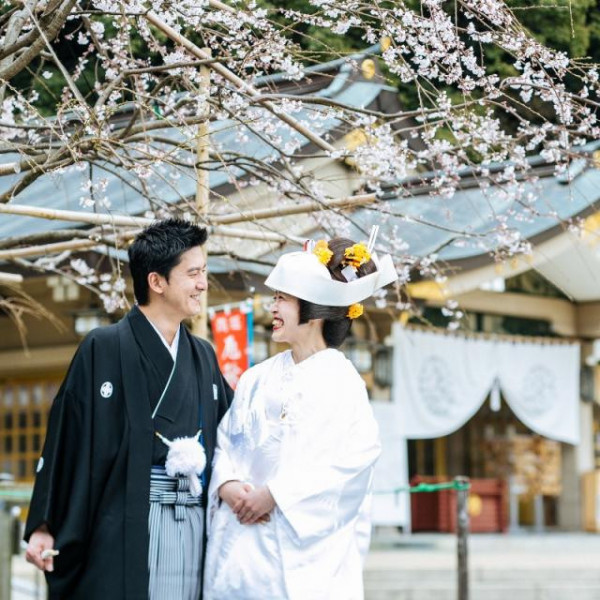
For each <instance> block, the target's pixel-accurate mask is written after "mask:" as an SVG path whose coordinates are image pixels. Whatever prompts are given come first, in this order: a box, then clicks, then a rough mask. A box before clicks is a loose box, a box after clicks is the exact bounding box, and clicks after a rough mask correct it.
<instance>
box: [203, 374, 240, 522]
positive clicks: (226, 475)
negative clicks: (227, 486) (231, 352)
mask: <svg viewBox="0 0 600 600" xmlns="http://www.w3.org/2000/svg"><path fill="white" fill-rule="evenodd" d="M245 375H246V374H244V375H242V377H241V378H240V380H239V382H238V386H237V388H236V391H235V396H234V398H233V402H232V404H231V406H230V407H229V410H228V411H227V412H226V413H225V416H224V417H223V418H222V419H221V422H220V423H219V427H218V428H217V444H216V447H215V456H214V458H213V464H212V476H211V481H210V487H209V491H208V508H209V510H208V518H209V521H210V519H211V517H212V515H213V514H214V511H215V510H216V508H217V507H218V505H219V488H220V487H221V486H222V485H223V484H224V483H226V482H227V481H238V480H241V475H240V473H239V471H238V469H237V468H236V466H235V462H234V459H233V456H232V454H233V453H232V443H231V418H232V414H233V413H234V412H235V411H236V410H237V409H238V408H239V404H240V398H242V397H243V396H244V393H245V392H244V390H245V389H246V382H247V380H248V378H247V376H245Z"/></svg>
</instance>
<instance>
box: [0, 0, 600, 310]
mask: <svg viewBox="0 0 600 600" xmlns="http://www.w3.org/2000/svg"><path fill="white" fill-rule="evenodd" d="M0 6H1V12H0V38H1V40H2V43H1V45H0V84H1V87H0V102H1V110H2V114H1V116H0V135H1V139H2V142H1V143H0V149H1V155H0V156H1V162H0V182H1V183H2V185H0V208H2V209H3V212H9V213H10V212H13V213H14V212H16V210H17V208H16V207H17V206H20V205H21V203H22V198H23V197H25V196H26V194H27V190H28V189H32V186H34V185H35V183H36V181H38V180H39V179H40V178H43V177H54V178H60V177H62V176H64V175H65V174H68V173H72V172H79V173H81V185H80V189H79V192H80V198H79V204H80V209H81V212H80V216H79V217H73V219H72V220H73V222H74V225H73V228H66V229H58V230H50V231H43V232H40V233H36V234H32V235H26V236H25V235H18V236H14V237H11V238H10V239H5V240H3V241H1V242H0V260H3V261H8V262H9V263H10V262H12V263H16V264H17V265H18V266H19V267H20V268H23V269H37V270H39V271H43V272H60V273H63V274H67V275H68V276H69V277H72V278H74V279H75V280H77V281H78V282H80V283H81V284H82V285H88V286H91V287H92V288H93V289H94V290H96V292H97V293H98V294H99V295H100V296H101V298H102V299H103V301H104V302H105V306H106V307H107V309H108V310H115V309H117V308H119V307H123V306H124V296H123V293H124V289H125V286H124V283H123V278H122V277H121V274H120V271H119V266H118V263H117V264H116V266H115V269H114V272H113V273H112V274H106V273H105V274H104V275H100V274H99V273H97V272H95V270H94V269H92V268H91V267H90V266H88V265H87V264H86V263H84V262H82V260H81V258H78V257H77V256H76V253H77V252H78V251H81V250H83V249H86V248H92V247H95V246H97V245H99V244H106V245H109V246H114V247H117V248H119V247H123V245H124V244H126V242H127V240H128V239H130V238H131V237H132V236H133V235H134V234H135V232H136V230H137V229H139V227H140V226H142V225H143V224H144V223H146V222H147V221H146V220H145V219H152V218H155V217H161V216H164V215H167V214H177V215H184V216H185V217H186V218H193V219H196V220H198V221H199V222H202V223H204V224H206V225H207V226H209V227H211V228H212V230H213V233H214V236H215V237H214V240H215V241H214V243H213V244H212V245H211V246H210V248H209V251H210V252H212V253H215V254H223V255H229V256H231V257H233V258H239V257H240V255H241V254H243V253H244V252H245V251H246V250H245V249H244V247H243V246H240V239H242V238H244V237H247V238H248V239H250V240H252V242H251V243H253V244H254V245H255V246H256V248H257V250H256V252H255V253H254V255H253V257H254V258H255V259H258V258H259V257H260V251H259V250H262V251H266V249H268V248H269V247H270V245H271V246H272V245H273V244H278V243H282V242H284V241H285V240H286V239H290V240H292V241H293V240H295V239H296V237H295V236H294V235H293V233H291V234H290V233H288V234H285V233H284V234H282V233H281V232H277V231H274V230H273V224H272V221H269V220H268V219H267V218H266V217H271V218H272V217H273V216H276V214H278V213H277V211H279V214H285V211H286V210H287V211H288V214H294V213H296V214H297V213H306V214H308V215H312V216H311V217H310V218H313V219H314V220H315V222H317V223H319V225H321V226H322V227H325V228H329V229H331V230H332V231H336V232H340V231H343V228H344V223H346V222H349V221H350V220H351V219H352V214H353V213H352V211H353V208H354V207H356V206H357V205H363V204H364V205H367V204H368V205H369V207H370V209H371V210H374V211H378V212H379V213H380V218H381V220H382V221H383V222H385V221H388V220H392V221H393V220H397V221H398V222H399V223H401V222H402V219H403V218H405V216H404V215H402V214H398V213H393V212H391V211H390V210H389V208H388V207H387V206H386V200H385V198H386V195H389V194H390V193H393V194H396V195H397V196H402V195H403V194H404V193H405V185H404V184H403V181H405V180H406V178H407V177H409V176H413V177H414V176H419V173H425V172H427V173H428V175H427V182H428V185H429V186H430V190H431V191H430V194H431V195H432V196H433V197H434V198H435V197H439V198H442V199H446V200H448V199H451V198H452V196H453V194H454V193H455V191H456V189H457V186H458V184H459V182H460V178H461V173H462V172H464V171H465V170H469V172H470V173H471V174H472V175H473V176H474V177H476V178H477V180H478V181H479V184H480V185H481V186H482V188H484V189H485V188H488V187H489V186H499V187H501V188H503V189H505V190H506V193H507V194H509V195H510V201H511V203H512V204H511V207H512V208H511V209H510V210H511V211H513V212H514V213H517V212H519V213H522V214H523V215H524V218H527V215H528V211H531V210H532V209H531V198H529V197H528V196H527V194H526V193H525V192H524V187H523V185H522V182H523V181H531V180H532V178H534V174H533V173H532V166H531V161H529V160H528V157H529V156H530V155H532V154H537V155H540V156H541V157H542V158H543V159H544V160H546V161H547V162H548V163H550V164H552V165H554V169H555V172H556V174H562V175H565V176H567V177H568V175H569V170H570V168H571V165H572V163H573V160H574V159H576V158H577V157H578V156H579V155H580V154H581V147H582V146H583V145H584V144H585V143H586V142H588V141H590V140H595V139H597V138H598V137H599V132H600V130H599V128H598V123H597V116H596V115H597V108H598V91H599V84H598V70H597V67H596V65H594V64H591V63H589V62H587V61H586V60H584V59H580V58H577V57H570V56H568V55H567V54H566V53H565V52H561V51H557V50H554V49H552V48H549V47H547V46H545V45H543V44H542V43H541V42H539V41H538V40H537V39H536V38H535V37H534V36H532V35H531V34H530V33H529V32H528V30H527V29H526V28H525V27H524V26H523V25H522V24H521V22H520V21H519V18H518V11H514V10H511V9H510V8H509V6H508V5H507V3H506V2H504V1H501V0H454V1H452V2H443V1H441V0H422V1H421V2H403V1H400V0H395V1H381V0H369V2H363V1H358V0H344V1H342V0H308V1H307V2H306V3H305V4H299V5H298V6H295V7H294V8H286V7H285V6H283V7H277V6H275V5H274V4H260V3H258V2H256V1H245V0H244V1H242V0H228V3H223V2H221V1H220V0H204V1H198V0H172V1H160V0H149V1H146V2H143V1H140V0H120V1H116V0H88V1H84V0H22V1H20V2H8V1H4V2H2V3H0ZM307 25H310V26H311V31H312V32H315V31H318V32H324V33H326V36H324V37H323V39H326V40H329V42H331V40H340V44H337V43H330V44H328V43H321V44H320V46H319V52H318V58H319V60H320V61H325V60H327V59H335V58H340V57H342V58H345V60H346V62H347V64H348V65H349V67H350V68H351V67H352V65H353V64H356V63H357V60H358V59H357V58H356V56H355V55H340V52H339V48H340V47H343V43H341V42H343V40H345V39H346V38H348V37H351V38H352V40H353V45H354V47H356V48H358V49H360V48H361V46H362V48H365V49H366V48H368V47H373V46H374V45H377V44H379V47H378V53H377V54H378V59H377V60H378V61H379V64H380V66H381V69H382V71H383V72H384V73H385V74H386V76H387V77H389V79H390V82H392V83H393V84H394V85H397V86H400V87H403V88H410V90H411V92H412V95H413V97H414V98H416V102H415V104H414V106H409V107H405V109H403V110H401V111H397V112H394V113H386V112H382V111H375V110H367V109H365V108H362V107H357V106H349V105H344V104H341V103H339V102H336V101H333V100H328V99H327V98H326V97H322V96H319V97H316V96H311V95H310V94H308V95H307V94H306V93H303V94H300V93H296V92H295V91H294V86H293V85H292V84H293V83H294V82H302V81H306V79H307V77H308V78H310V76H311V75H310V73H308V74H307V68H308V67H309V66H310V65H311V64H312V63H314V56H315V54H314V47H315V45H314V44H312V46H311V45H310V44H306V43H303V42H304V41H305V40H303V39H302V35H303V34H302V33H301V32H302V31H305V30H306V26H307ZM335 48H338V50H335ZM491 56H493V60H492V59H491V58H490V57H491ZM498 57H501V60H502V61H503V65H504V68H503V69H502V70H501V71H502V72H499V71H498V70H497V69H495V66H497V64H498ZM273 74H280V75H279V76H278V79H277V78H271V79H269V78H268V77H267V76H270V75H273ZM266 77H267V78H266ZM265 78H266V79H265ZM275 81H279V82H281V81H283V82H288V83H289V84H290V85H287V86H281V85H277V84H275V83H274V82H275ZM331 119H335V120H336V122H339V124H340V125H339V127H340V129H341V130H342V131H346V132H352V131H354V132H356V131H359V132H361V136H360V143H358V144H355V145H353V147H347V146H344V145H343V144H342V145H340V144H336V143H334V141H333V140H332V139H330V138H329V137H328V132H327V128H326V123H327V122H328V121H329V120H331ZM209 122H210V123H212V124H215V123H219V122H223V123H228V124H230V127H231V129H232V135H233V136H235V144H234V146H235V151H233V150H232V148H231V146H228V147H224V146H222V145H220V143H219V140H218V137H217V136H214V135H213V134H212V130H213V128H212V127H210V128H209V127H208V123H209ZM209 129H210V130H211V133H209ZM250 137H252V138H253V139H260V140H261V142H262V143H263V144H264V145H265V146H266V147H268V148H269V152H267V153H263V154H261V155H256V154H252V153H248V152H245V148H246V146H247V142H248V139H249V138H250ZM413 141H415V142H417V141H418V143H412V142H413ZM307 142H310V150H305V149H303V148H304V147H305V145H306V143H307ZM307 159H315V160H316V159H323V160H330V161H339V162H344V164H348V163H350V164H352V166H353V169H354V177H355V180H354V181H355V191H356V194H357V196H356V198H354V200H352V199H348V198H344V199H342V200H340V199H339V198H335V197H334V196H333V195H332V194H331V193H330V188H328V186H327V185H325V184H324V182H323V181H322V180H321V179H320V178H319V175H318V172H317V171H311V170H310V169H307V168H306V166H305V164H306V160H307ZM498 163H501V164H502V165H504V166H503V167H502V168H500V169H498V168H494V169H492V168H491V166H492V165H495V164H498ZM94 169H101V170H102V172H103V173H110V174H111V177H114V178H116V179H119V180H120V181H121V182H122V185H123V186H125V187H127V188H129V189H131V190H134V191H135V192H136V193H139V194H141V195H143V196H144V197H145V198H146V199H147V201H148V202H149V204H150V209H149V210H148V211H145V213H144V214H142V215H133V214H126V213H125V214H124V213H122V212H121V213H119V214H116V213H115V212H114V211H113V210H112V202H113V200H112V198H111V193H109V189H110V186H109V182H108V179H107V178H104V179H103V178H100V179H98V178H96V177H94V176H93V171H94ZM190 172H193V173H194V174H195V176H196V177H198V178H199V179H200V181H201V182H202V181H204V183H202V184H201V185H200V186H199V188H200V187H203V188H204V189H203V190H199V192H198V194H197V198H195V197H194V196H193V195H190V194H189V193H181V194H180V195H179V197H178V198H177V202H168V203H167V202H165V201H164V198H163V197H162V195H161V194H162V190H164V185H168V186H169V188H170V190H171V191H172V192H173V193H178V188H179V186H178V183H177V178H178V177H183V176H184V175H185V174H186V173H187V174H188V175H189V173H190ZM214 172H219V173H226V174H228V178H229V181H230V183H231V194H229V195H220V196H219V195H217V194H215V193H212V194H209V193H208V191H207V190H208V186H207V184H206V180H205V179H203V177H206V174H207V173H214ZM157 182H161V184H162V186H159V185H157ZM249 186H250V187H252V186H255V187H257V188H261V189H265V190H267V191H268V194H269V197H270V198H271V205H272V207H271V209H269V207H264V206H262V207H258V208H257V207H251V206H248V205H246V204H241V203H238V199H239V197H240V196H239V194H238V195H237V196H236V193H238V192H240V190H242V189H243V188H245V187H249ZM273 207H276V209H277V211H275V212H273V210H274V208H273ZM65 208H66V207H65ZM255 208H256V210H254V209H255ZM261 210H262V212H261ZM282 211H283V212H282ZM50 213H51V211H46V213H45V214H38V216H39V217H44V216H45V217H48V218H57V217H60V218H61V219H63V220H65V218H66V214H64V213H61V214H60V215H59V214H50ZM25 214H26V213H25ZM92 217H93V218H92ZM94 219H95V220H94ZM67 220H69V219H67ZM78 220H79V223H77V227H75V223H76V222H77V221H78ZM505 220H506V215H503V216H502V217H499V218H498V221H497V223H496V224H495V227H494V231H493V232H492V233H493V239H494V248H492V249H490V251H491V252H492V253H494V254H495V255H496V256H498V257H500V258H506V257H510V256H512V255H515V254H519V253H527V252H529V251H530V246H529V242H528V241H527V240H525V239H522V237H521V236H520V234H519V232H518V231H516V230H514V229H511V228H510V227H507V226H506V221H505ZM82 224H85V225H86V227H85V228H82V227H81V225H82ZM240 224H243V227H241V226H240ZM234 225H237V226H238V228H235V227H232V226H234ZM228 228H229V229H228ZM455 233H456V236H457V237H465V238H468V237H469V235H471V234H470V233H469V232H468V231H456V232H455ZM48 244H51V246H48ZM379 244H380V245H381V247H384V248H386V249H387V250H388V251H389V250H391V252H392V254H393V255H394V256H395V259H396V261H397V266H398V271H399V274H400V282H401V283H406V282H407V281H408V280H409V279H410V277H411V274H413V273H415V272H420V274H421V275H423V276H427V277H436V276H439V275H440V274H439V267H437V266H436V261H435V253H433V255H430V256H425V257H423V256H413V255H411V249H410V248H406V244H405V243H404V242H403V240H402V239H401V237H397V236H393V235H388V236H387V237H385V236H383V237H380V239H379ZM41 245H46V246H44V252H43V253H44V254H45V255H46V256H45V258H43V259H40V258H36V254H37V255H39V254H41V251H39V248H40V247H41Z"/></svg>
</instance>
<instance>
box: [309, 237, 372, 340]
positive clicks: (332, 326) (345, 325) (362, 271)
mask: <svg viewBox="0 0 600 600" xmlns="http://www.w3.org/2000/svg"><path fill="white" fill-rule="evenodd" d="M327 245H328V247H329V249H330V250H331V251H332V252H333V256H332V257H331V258H330V260H329V262H328V263H327V265H326V266H327V269H329V273H330V274H331V278H332V279H335V280H337V281H346V278H345V277H344V276H343V275H342V269H343V268H344V266H345V265H344V264H343V262H342V261H343V260H344V250H346V248H349V247H350V246H353V245H354V242H353V241H352V240H349V239H347V238H333V239H332V240H330V241H329V242H328V244H327ZM375 271H377V267H376V266H375V263H374V262H373V261H372V260H369V261H368V262H366V263H365V264H364V265H361V266H360V267H358V269H357V270H356V275H357V276H358V277H363V276H365V275H369V273H374V272H375ZM298 301H299V304H300V323H301V324H302V323H308V321H310V320H311V319H323V338H324V340H325V343H326V344H327V346H328V347H329V348H339V347H340V346H341V345H342V343H343V341H344V340H345V339H346V338H347V337H348V334H349V333H350V328H351V326H352V319H350V318H349V317H347V316H346V315H347V314H348V307H347V306H323V305H321V304H314V303H312V302H308V301H307V300H302V299H300V298H299V299H298Z"/></svg>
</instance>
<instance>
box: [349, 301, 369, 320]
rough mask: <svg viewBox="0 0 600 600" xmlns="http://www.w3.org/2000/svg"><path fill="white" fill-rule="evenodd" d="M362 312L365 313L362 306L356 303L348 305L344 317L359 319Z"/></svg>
mask: <svg viewBox="0 0 600 600" xmlns="http://www.w3.org/2000/svg"><path fill="white" fill-rule="evenodd" d="M363 312H365V309H364V307H363V305H362V304H360V303H359V302H357V303H356V304H352V305H350V307H349V308H348V312H347V313H346V316H347V317H348V318H349V319H358V317H360V316H361V315H362V314H363Z"/></svg>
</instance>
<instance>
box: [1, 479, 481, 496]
mask: <svg viewBox="0 0 600 600" xmlns="http://www.w3.org/2000/svg"><path fill="white" fill-rule="evenodd" d="M470 488H471V484H470V483H462V482H460V481H444V482H440V483H425V482H421V483H418V484H417V485H414V486H400V487H397V488H394V489H391V490H375V491H374V492H373V493H374V494H376V495H385V494H394V495H396V494H400V493H402V492H407V493H409V494H421V493H431V492H438V491H440V490H456V491H461V490H469V489H470ZM0 498H6V499H11V500H26V501H29V500H30V499H31V490H10V489H4V490H3V489H0Z"/></svg>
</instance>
